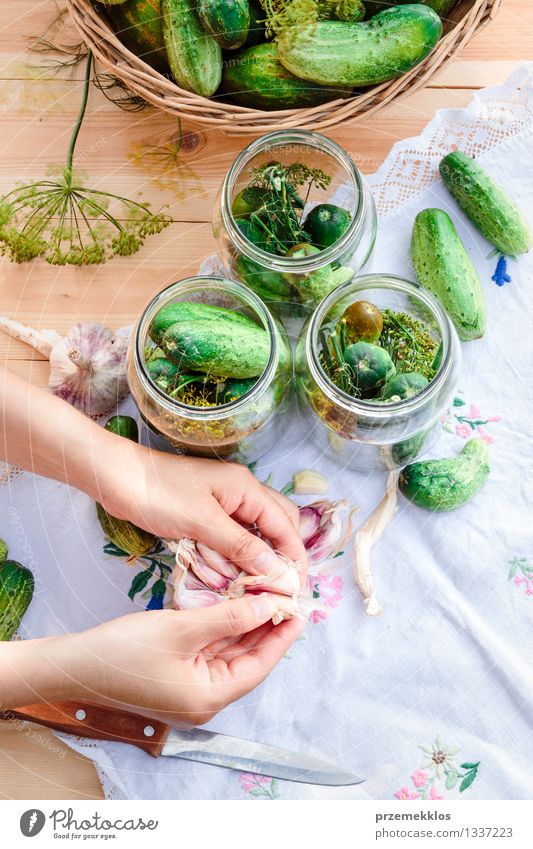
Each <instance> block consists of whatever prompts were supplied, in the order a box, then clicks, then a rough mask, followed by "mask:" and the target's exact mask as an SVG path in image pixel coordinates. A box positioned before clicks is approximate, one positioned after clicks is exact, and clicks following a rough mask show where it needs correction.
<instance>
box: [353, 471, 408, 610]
mask: <svg viewBox="0 0 533 849" xmlns="http://www.w3.org/2000/svg"><path fill="white" fill-rule="evenodd" d="M398 476H399V472H398V471H393V472H390V474H389V478H388V481H387V489H386V492H385V495H384V496H383V498H382V499H381V501H380V503H379V504H378V506H377V507H376V509H375V510H374V511H373V513H372V514H371V515H370V516H369V518H368V519H367V520H366V522H365V524H364V525H363V527H362V528H360V529H359V530H358V532H357V533H356V535H355V559H354V576H355V581H356V583H357V586H358V587H359V590H360V592H361V595H362V596H363V599H364V603H365V606H366V612H367V613H368V615H369V616H379V615H381V614H382V613H383V610H382V608H381V606H380V604H379V602H378V600H377V598H376V593H375V591H374V581H373V576H372V561H371V551H372V548H373V547H374V546H375V545H376V543H377V542H378V540H379V539H380V538H381V537H382V535H383V533H384V532H385V530H386V529H387V527H388V526H389V525H390V523H391V522H392V520H393V518H394V516H395V514H396V511H397V510H398Z"/></svg>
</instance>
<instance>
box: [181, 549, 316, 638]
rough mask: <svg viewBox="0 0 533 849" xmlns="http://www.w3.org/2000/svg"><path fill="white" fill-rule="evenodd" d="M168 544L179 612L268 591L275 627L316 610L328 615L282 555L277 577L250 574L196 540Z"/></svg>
mask: <svg viewBox="0 0 533 849" xmlns="http://www.w3.org/2000/svg"><path fill="white" fill-rule="evenodd" d="M167 545H168V547H169V548H170V550H171V551H172V552H174V553H175V555H176V566H175V568H174V569H173V572H172V577H171V581H172V584H173V587H174V607H175V608H177V609H178V610H190V609H194V608H199V607H209V606H211V605H213V604H218V603H219V602H221V601H225V600H227V599H230V598H240V597H242V596H243V595H245V594H248V593H250V594H254V593H262V592H269V593H271V595H272V596H273V598H275V599H276V602H277V610H276V612H275V613H274V615H273V617H272V622H273V624H274V625H278V624H279V623H280V622H282V621H283V620H284V619H291V618H292V617H293V616H301V617H303V618H306V617H307V616H308V615H309V614H310V613H311V612H312V611H313V610H321V611H324V612H327V609H326V608H325V606H324V605H323V604H322V602H321V601H320V600H318V599H314V598H312V595H311V593H310V592H308V591H307V590H302V589H301V586H300V574H299V572H298V569H297V568H296V566H295V564H294V563H292V562H291V561H289V560H288V559H287V558H286V557H284V556H283V555H282V554H280V555H278V556H279V562H280V569H279V572H278V573H276V574H275V575H248V574H247V573H246V572H241V571H240V570H239V569H237V567H236V566H234V565H233V564H232V563H230V562H229V561H228V560H226V559H225V558H224V557H222V556H221V555H220V554H218V553H217V552H215V551H211V549H209V548H207V547H206V546H205V545H201V544H199V543H195V542H194V540H191V539H181V540H179V541H178V542H173V541H167Z"/></svg>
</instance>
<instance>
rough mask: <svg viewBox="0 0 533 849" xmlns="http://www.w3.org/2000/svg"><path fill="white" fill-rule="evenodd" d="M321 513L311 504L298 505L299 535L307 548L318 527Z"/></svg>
mask: <svg viewBox="0 0 533 849" xmlns="http://www.w3.org/2000/svg"><path fill="white" fill-rule="evenodd" d="M320 518H321V514H320V513H319V511H318V510H316V509H315V508H314V507H313V506H312V505H308V506H306V507H300V537H301V539H302V542H303V544H304V545H305V547H306V548H307V545H308V543H309V542H310V541H311V540H312V539H313V537H314V536H315V534H316V533H317V531H318V529H319V527H320Z"/></svg>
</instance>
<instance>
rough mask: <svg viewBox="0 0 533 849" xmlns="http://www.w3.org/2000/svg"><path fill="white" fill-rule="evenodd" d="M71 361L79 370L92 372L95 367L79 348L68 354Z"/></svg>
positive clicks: (72, 349) (71, 350)
mask: <svg viewBox="0 0 533 849" xmlns="http://www.w3.org/2000/svg"><path fill="white" fill-rule="evenodd" d="M67 357H68V358H69V360H70V361H71V362H72V363H74V365H75V366H77V367H78V368H79V369H83V370H84V371H92V370H93V365H92V362H91V360H90V359H89V357H84V356H83V354H82V353H81V351H80V349H79V348H71V349H70V351H68V353H67Z"/></svg>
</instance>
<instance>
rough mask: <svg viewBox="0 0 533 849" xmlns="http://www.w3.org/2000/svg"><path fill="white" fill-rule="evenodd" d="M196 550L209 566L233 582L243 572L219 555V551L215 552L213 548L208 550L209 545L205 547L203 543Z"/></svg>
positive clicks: (199, 543)
mask: <svg viewBox="0 0 533 849" xmlns="http://www.w3.org/2000/svg"><path fill="white" fill-rule="evenodd" d="M196 548H197V551H198V553H199V554H200V555H201V557H203V559H204V560H205V562H206V563H207V564H208V566H210V567H211V568H212V569H214V570H215V571H216V572H218V573H219V574H220V575H224V577H225V578H229V579H230V580H231V581H234V580H235V578H238V577H239V575H240V572H241V570H240V569H239V568H238V567H237V566H235V564H234V563H231V562H230V561H229V560H228V559H227V558H226V557H224V556H223V555H222V554H219V553H218V551H213V549H212V548H208V547H207V545H204V544H203V543H201V542H197V543H196Z"/></svg>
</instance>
